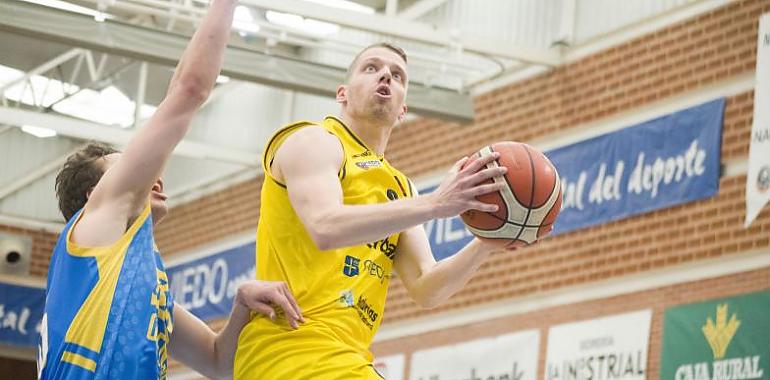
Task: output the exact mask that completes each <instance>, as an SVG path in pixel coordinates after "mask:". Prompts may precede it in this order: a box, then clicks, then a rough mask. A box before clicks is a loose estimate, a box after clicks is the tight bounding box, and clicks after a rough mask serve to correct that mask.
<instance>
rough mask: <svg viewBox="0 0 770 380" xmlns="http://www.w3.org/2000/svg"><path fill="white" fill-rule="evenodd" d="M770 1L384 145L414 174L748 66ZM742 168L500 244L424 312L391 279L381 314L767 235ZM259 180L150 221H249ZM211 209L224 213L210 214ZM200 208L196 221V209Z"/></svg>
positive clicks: (735, 115)
mask: <svg viewBox="0 0 770 380" xmlns="http://www.w3.org/2000/svg"><path fill="white" fill-rule="evenodd" d="M767 11H770V2H768V1H759V0H747V1H740V2H735V3H732V4H730V5H727V6H725V7H722V8H720V9H717V10H714V11H711V12H709V13H707V14H704V15H701V16H698V17H695V18H693V19H690V20H686V21H684V22H681V23H679V24H676V25H674V26H671V27H668V28H666V29H662V30H659V31H657V32H655V33H652V34H648V35H645V36H643V37H641V38H637V39H635V40H633V41H629V42H627V43H624V44H622V45H620V46H616V47H613V48H611V49H608V50H606V51H603V52H600V53H597V54H594V55H592V56H589V57H587V58H585V59H582V60H580V61H577V62H574V63H571V64H568V65H564V66H562V67H559V68H556V69H554V70H552V71H550V72H548V73H545V74H543V75H539V76H537V77H534V78H531V79H527V80H525V81H523V82H519V83H515V84H513V85H511V86H507V87H504V88H500V89H497V90H494V91H491V92H489V93H486V94H484V95H481V96H479V97H478V98H477V99H476V102H475V108H476V115H477V116H476V122H475V123H473V124H469V125H458V124H453V123H446V122H443V121H440V120H430V119H421V120H417V121H415V122H412V123H409V124H407V125H404V126H401V127H400V128H397V129H395V130H394V132H393V135H392V138H391V143H390V146H389V150H388V152H387V155H388V157H389V159H390V160H391V162H392V163H393V164H394V165H395V166H396V167H398V168H401V169H402V170H403V171H404V172H405V173H407V174H408V175H410V176H412V177H418V176H420V175H423V174H426V173H430V172H433V171H435V170H436V169H441V168H446V167H449V166H450V165H451V164H452V163H453V162H454V161H455V160H456V159H457V158H458V153H457V152H472V151H474V150H476V149H478V148H479V147H480V146H483V145H485V144H488V143H490V142H493V141H498V140H518V141H530V140H532V139H542V138H547V137H548V136H549V135H552V134H556V133H561V132H567V131H569V130H570V129H571V128H574V127H576V126H578V125H580V124H581V123H587V122H592V121H597V120H600V119H602V118H605V117H608V116H611V115H614V114H618V113H621V112H622V113H627V112H633V110H634V109H636V108H639V107H641V106H645V105H649V104H651V103H654V102H657V101H661V100H664V99H666V98H669V97H671V96H674V95H677V94H680V93H683V92H690V91H697V90H698V89H699V88H702V87H704V86H707V85H713V84H715V83H718V82H720V81H725V80H729V79H730V78H733V77H735V76H738V75H744V74H747V73H752V72H753V70H754V68H755V54H756V35H757V22H758V18H759V15H760V14H762V13H763V12H767ZM752 113H753V93H752V92H747V93H743V94H739V95H736V96H732V97H730V98H728V100H727V105H726V110H725V118H724V130H723V144H722V157H723V160H731V159H741V158H745V157H746V156H747V154H748V141H749V133H750V128H751V119H752ZM744 182H745V177H744V176H735V177H730V178H723V179H722V180H721V182H720V191H719V195H718V196H717V197H715V198H712V199H707V200H702V201H698V202H694V203H690V204H686V205H680V206H676V207H672V208H668V209H664V210H659V211H655V212H652V213H648V214H645V215H642V216H638V217H634V218H630V219H626V220H622V221H619V222H614V223H609V224H605V225H601V226H596V227H592V228H588V229H584V230H580V231H575V232H572V233H568V234H565V235H562V236H559V237H556V238H552V239H546V240H544V241H542V242H540V243H539V244H538V245H536V246H533V247H529V248H527V249H523V250H521V251H518V252H516V253H513V254H511V253H501V254H496V255H493V256H492V257H491V259H490V260H489V261H488V262H487V263H486V264H485V265H484V266H483V267H482V268H481V269H480V270H479V273H478V274H477V275H476V276H475V277H474V278H473V279H472V280H471V281H470V283H469V284H468V286H466V287H465V289H463V290H462V291H461V292H459V293H458V294H457V295H455V296H454V297H453V298H452V299H450V300H449V301H448V302H446V303H444V304H443V305H442V306H440V307H438V308H435V309H432V310H429V311H426V310H422V309H420V308H419V307H417V306H416V305H415V304H414V303H413V302H412V301H411V300H410V299H409V298H408V296H407V294H406V290H405V289H404V287H403V285H402V284H401V283H400V282H399V281H398V280H395V281H393V282H392V284H391V287H390V294H389V299H388V303H387V308H386V313H385V321H384V323H385V324H387V323H390V322H394V321H400V320H405V319H409V318H413V317H416V316H420V315H426V314H436V313H441V312H443V311H447V310H453V309H458V308H464V307H469V306H472V305H476V304H482V303H486V302H490V301H493V300H499V299H505V298H510V297H519V296H524V295H527V294H531V293H534V292H539V291H544V290H552V289H557V288H561V287H565V286H571V285H575V284H584V283H588V282H591V281H595V280H597V279H606V278H610V277H620V276H624V275H627V274H631V273H639V272H643V271H647V270H652V269H658V268H663V267H668V266H673V265H678V264H681V263H686V262H692V261H696V260H701V259H705V258H711V257H716V256H723V255H732V254H736V253H739V252H741V251H744V250H747V249H751V248H757V247H766V246H768V245H770V241H769V240H768V236H770V234H768V232H770V231H769V230H770V211H768V210H765V212H763V213H762V214H761V215H760V217H759V218H758V220H757V221H756V222H754V224H753V225H752V227H751V228H749V229H743V227H742V221H743V218H744V211H743V208H744V203H743V202H744V200H743V194H744ZM259 183H260V180H259V179H257V180H253V181H249V182H246V183H243V184H241V185H239V186H236V187H234V188H232V189H228V190H224V191H222V192H219V193H217V194H213V195H210V196H207V197H205V198H203V199H201V200H200V201H196V202H194V203H191V204H188V205H185V206H182V207H179V208H176V209H174V210H172V214H171V216H170V217H169V220H167V221H166V222H164V223H163V225H162V226H160V227H159V228H158V233H157V236H158V242H159V245H160V247H161V248H162V249H163V250H164V252H165V253H166V254H173V253H175V252H179V251H182V250H187V249H191V248H193V247H195V246H197V245H200V244H202V243H205V242H210V241H212V240H216V239H218V238H224V237H226V236H228V235H232V234H235V233H243V232H246V231H253V230H254V229H255V224H256V220H257V217H258V203H259V200H258V193H259ZM211 215H217V216H218V215H221V217H216V218H214V219H213V220H212V218H211ZM204 218H205V219H206V220H207V222H206V223H205V225H204V224H201V223H198V222H197V221H198V220H201V219H204Z"/></svg>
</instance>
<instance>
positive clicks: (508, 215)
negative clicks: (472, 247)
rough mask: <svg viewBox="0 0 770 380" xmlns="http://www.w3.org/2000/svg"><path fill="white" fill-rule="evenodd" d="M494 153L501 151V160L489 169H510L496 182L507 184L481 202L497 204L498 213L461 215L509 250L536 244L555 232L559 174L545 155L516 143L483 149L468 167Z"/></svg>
mask: <svg viewBox="0 0 770 380" xmlns="http://www.w3.org/2000/svg"><path fill="white" fill-rule="evenodd" d="M493 152H499V153H500V158H498V159H497V160H496V161H493V162H491V163H490V164H488V165H487V167H495V166H499V165H502V166H505V167H507V168H508V172H507V173H506V174H505V175H504V176H502V177H496V178H494V179H493V180H494V181H495V182H497V181H505V186H504V187H503V189H502V190H500V191H498V192H495V193H490V194H484V195H482V196H479V197H478V198H477V199H478V200H480V201H482V202H484V203H493V204H497V205H498V206H499V208H498V210H497V211H496V212H484V211H478V210H468V211H466V212H464V213H463V214H462V215H461V217H462V220H463V222H464V223H465V225H466V226H467V227H468V229H469V230H470V231H471V232H472V233H473V234H474V235H476V236H477V237H479V238H482V239H493V240H499V242H500V245H501V246H504V247H505V248H515V247H521V246H526V245H529V244H532V243H534V242H535V241H537V239H539V238H541V237H543V236H545V235H547V234H548V233H549V232H550V231H551V229H552V228H553V223H554V222H555V221H556V216H557V215H558V214H559V210H560V209H561V181H560V179H559V174H558V173H557V171H556V168H555V167H554V166H553V164H552V163H551V161H550V160H548V158H547V157H546V156H545V155H544V154H543V153H541V152H540V151H538V150H537V149H535V148H533V147H531V146H529V145H527V144H523V143H518V142H513V141H503V142H498V143H495V144H492V145H490V146H486V147H484V148H482V149H481V150H479V151H478V152H476V153H475V154H474V155H473V156H472V157H471V158H470V159H469V160H468V161H467V162H466V165H468V164H469V163H471V162H473V161H474V160H475V159H477V158H480V157H483V156H487V155H490V154H492V153H493ZM493 180H492V179H490V180H489V181H487V182H488V183H492V181H493Z"/></svg>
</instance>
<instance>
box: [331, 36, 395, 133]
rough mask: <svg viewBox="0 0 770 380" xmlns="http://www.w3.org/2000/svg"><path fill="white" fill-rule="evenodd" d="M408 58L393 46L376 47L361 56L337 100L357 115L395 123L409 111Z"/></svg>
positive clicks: (347, 110) (353, 114) (389, 123)
mask: <svg viewBox="0 0 770 380" xmlns="http://www.w3.org/2000/svg"><path fill="white" fill-rule="evenodd" d="M407 85H408V78H407V73H406V62H404V60H403V59H402V58H401V57H400V56H399V55H398V54H396V53H395V52H393V51H391V50H390V49H386V48H382V47H375V48H371V49H369V50H366V51H365V52H363V53H362V54H361V56H360V57H358V60H357V62H356V64H355V66H354V67H353V68H352V70H351V73H350V78H349V79H348V83H347V84H345V85H342V86H340V88H339V89H338V91H337V100H338V101H339V102H340V103H343V105H344V107H345V108H346V112H348V113H349V114H351V115H352V116H354V117H357V118H363V119H369V120H371V119H376V120H378V121H385V122H386V123H388V125H393V124H395V123H396V122H397V121H401V120H403V118H404V116H405V115H406V103H405V102H406V91H407Z"/></svg>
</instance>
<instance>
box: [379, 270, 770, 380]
mask: <svg viewBox="0 0 770 380" xmlns="http://www.w3.org/2000/svg"><path fill="white" fill-rule="evenodd" d="M766 290H770V268H764V269H757V270H754V271H750V272H745V273H741V274H736V275H730V276H723V277H717V278H711V279H708V280H702V281H695V282H690V283H687V284H680V285H673V286H666V287H662V288H658V289H654V290H647V291H642V292H636V293H630V294H626V295H622V296H616V297H611V298H605V299H601V300H596V301H589V302H580V303H576V304H570V305H563V306H558V307H551V308H547V309H541V310H537V311H534V312H529V313H523V314H518V315H512V316H508V317H502V318H496V319H491V320H488V321H484V322H480V323H474V324H470V325H465V326H461V327H455V328H449V329H444V330H441V331H433V332H429V333H426V334H419V335H412V336H409V337H405V338H400V339H393V340H389V341H385V342H382V343H375V344H374V345H373V346H372V352H373V353H374V354H375V356H386V355H393V354H400V353H403V354H405V356H406V358H407V364H406V368H405V373H406V374H408V373H409V368H410V367H409V366H410V365H411V362H410V356H411V354H412V353H414V352H415V351H418V350H422V349H427V348H432V347H436V346H443V345H450V344H455V343H458V342H464V341H469V340H474V339H482V338H487V337H494V336H497V335H502V334H507V333H511V332H516V331H523V330H530V329H539V330H540V351H539V354H538V376H537V378H538V379H544V378H545V377H544V371H545V360H546V352H547V343H548V328H549V327H551V326H554V325H559V324H563V323H570V322H575V321H581V320H587V319H594V318H600V317H606V316H610V315H614V314H621V313H627V312H631V311H637V310H642V309H652V321H651V325H650V338H649V339H650V340H649V346H648V347H649V348H648V349H649V351H648V353H647V363H646V368H647V378H648V379H659V378H660V376H659V371H660V354H661V345H662V335H663V312H664V311H665V309H667V308H669V307H671V306H675V305H679V304H683V303H695V302H701V301H707V300H710V299H714V298H723V297H731V296H735V295H740V294H746V293H752V292H757V291H766ZM699 322H700V323H705V321H699ZM766 376H767V375H766ZM404 378H407V377H404Z"/></svg>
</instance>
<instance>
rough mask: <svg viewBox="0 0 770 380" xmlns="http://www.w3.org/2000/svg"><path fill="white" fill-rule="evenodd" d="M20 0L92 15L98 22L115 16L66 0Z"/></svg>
mask: <svg viewBox="0 0 770 380" xmlns="http://www.w3.org/2000/svg"><path fill="white" fill-rule="evenodd" d="M22 1H26V2H28V3H33V4H38V5H45V6H46V7H51V8H56V9H61V10H63V11H69V12H75V13H80V14H82V15H88V16H93V18H94V19H95V20H96V21H100V22H101V21H104V19H105V18H106V19H113V18H115V16H113V15H110V14H107V13H104V12H99V11H97V10H95V9H91V8H86V7H81V6H80V5H75V4H72V3H68V2H66V1H61V0H22ZM100 19H101V20H100Z"/></svg>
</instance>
